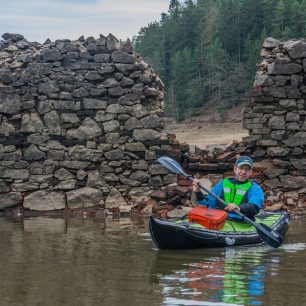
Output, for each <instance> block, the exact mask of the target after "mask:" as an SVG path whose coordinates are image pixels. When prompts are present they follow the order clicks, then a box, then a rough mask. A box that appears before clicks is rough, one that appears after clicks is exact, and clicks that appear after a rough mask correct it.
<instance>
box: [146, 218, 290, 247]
mask: <svg viewBox="0 0 306 306" xmlns="http://www.w3.org/2000/svg"><path fill="white" fill-rule="evenodd" d="M255 221H256V222H257V223H259V224H265V225H267V226H269V227H270V228H271V229H272V230H274V231H275V232H276V233H278V234H280V235H281V236H283V237H284V236H285V234H286V232H287V230H288V228H289V215H288V214H287V213H285V212H277V213H266V212H264V213H261V214H259V215H257V216H256V220H255ZM149 228H150V233H151V236H152V239H153V241H154V243H155V245H156V246H157V248H159V249H176V250H178V249H195V248H215V247H226V246H238V245H251V244H259V243H262V240H261V238H260V237H259V235H258V233H257V231H256V229H255V227H254V226H253V225H250V224H249V223H245V222H243V221H236V220H226V222H225V224H224V226H223V227H222V228H221V229H220V230H210V229H207V228H205V227H204V226H202V225H201V224H198V223H192V222H189V221H188V219H187V218H185V219H182V220H180V219H179V220H176V221H168V220H160V219H157V218H154V217H152V216H151V217H150V222H149Z"/></svg>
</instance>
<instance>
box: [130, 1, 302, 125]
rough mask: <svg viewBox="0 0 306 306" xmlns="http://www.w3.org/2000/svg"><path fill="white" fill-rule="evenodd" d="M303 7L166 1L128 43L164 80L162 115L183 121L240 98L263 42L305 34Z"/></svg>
mask: <svg viewBox="0 0 306 306" xmlns="http://www.w3.org/2000/svg"><path fill="white" fill-rule="evenodd" d="M305 11H306V0H181V1H179V0H170V1H169V9H168V11H167V12H166V13H162V14H161V20H160V21H159V22H152V23H150V24H148V25H147V26H145V27H143V28H141V29H140V31H139V33H138V35H137V36H136V37H135V38H134V39H133V43H134V46H135V50H136V51H137V52H139V53H140V55H141V56H142V57H145V58H146V57H148V58H149V59H148V60H149V61H150V62H151V63H152V65H153V67H154V69H155V70H156V72H157V73H158V74H159V75H160V77H161V78H162V80H163V81H164V83H165V86H166V110H167V112H168V114H169V115H171V116H173V117H175V118H176V119H177V120H183V119H184V118H186V117H188V116H191V115H194V114H200V113H201V112H204V111H205V109H206V108H207V107H211V106H216V108H218V109H220V110H221V111H223V110H224V109H227V108H230V107H232V106H233V105H237V104H239V103H241V102H243V101H244V99H245V98H244V95H245V92H246V91H247V90H248V89H249V87H250V86H251V84H252V83H253V80H254V73H255V69H256V63H257V62H258V61H259V60H260V57H259V53H260V48H261V45H262V42H263V40H264V39H265V38H266V37H268V36H272V37H274V38H276V39H279V40H282V41H284V40H287V39H291V38H303V37H305V36H306V15H305Z"/></svg>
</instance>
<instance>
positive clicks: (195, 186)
mask: <svg viewBox="0 0 306 306" xmlns="http://www.w3.org/2000/svg"><path fill="white" fill-rule="evenodd" d="M192 188H193V191H194V192H199V191H200V188H199V180H198V179H194V180H193V182H192Z"/></svg>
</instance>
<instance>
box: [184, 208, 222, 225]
mask: <svg viewBox="0 0 306 306" xmlns="http://www.w3.org/2000/svg"><path fill="white" fill-rule="evenodd" d="M187 216H188V220H189V222H196V223H199V224H201V225H203V226H205V227H206V228H208V229H212V230H219V229H221V228H222V227H223V226H224V223H225V220H226V218H227V213H226V212H225V211H224V210H220V209H209V208H207V207H206V206H201V205H199V206H196V207H195V208H193V209H191V210H190V211H189V212H188V215H187Z"/></svg>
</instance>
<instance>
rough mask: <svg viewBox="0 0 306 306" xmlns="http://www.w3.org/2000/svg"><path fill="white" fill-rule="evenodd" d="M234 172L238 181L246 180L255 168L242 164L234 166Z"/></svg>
mask: <svg viewBox="0 0 306 306" xmlns="http://www.w3.org/2000/svg"><path fill="white" fill-rule="evenodd" d="M234 173H235V176H236V179H237V181H238V182H241V183H244V182H246V181H247V180H248V179H249V178H250V177H251V175H252V173H253V170H252V168H251V167H250V166H248V165H242V166H240V167H237V166H235V167H234Z"/></svg>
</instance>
